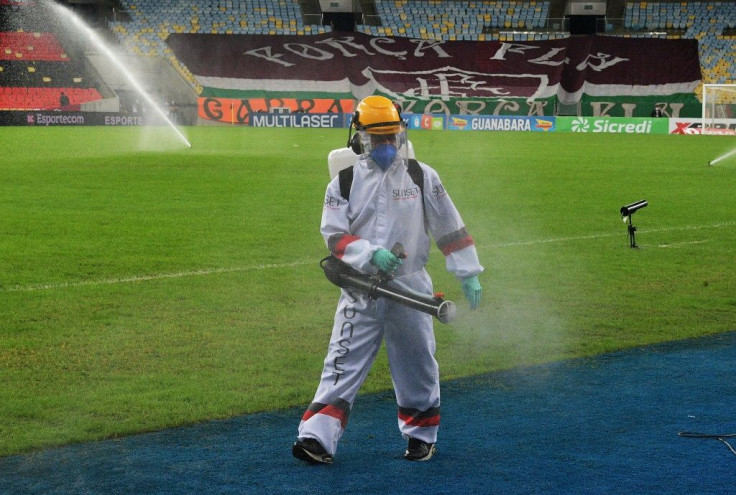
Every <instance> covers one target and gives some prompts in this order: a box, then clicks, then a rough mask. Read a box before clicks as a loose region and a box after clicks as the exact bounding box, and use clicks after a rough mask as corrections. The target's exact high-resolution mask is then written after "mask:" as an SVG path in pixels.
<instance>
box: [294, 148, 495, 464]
mask: <svg viewBox="0 0 736 495" xmlns="http://www.w3.org/2000/svg"><path fill="white" fill-rule="evenodd" d="M420 166H421V168H422V171H423V175H424V198H423V199H422V194H421V191H420V188H419V187H418V186H417V185H416V184H415V183H414V181H413V180H412V178H411V176H410V175H409V173H408V171H407V164H406V161H405V160H402V159H400V158H398V159H396V160H395V161H394V163H393V164H392V165H391V166H390V167H389V168H388V169H387V170H386V171H385V172H384V171H382V170H381V169H380V168H379V167H378V166H377V165H376V164H375V163H374V162H373V161H372V160H367V159H366V157H365V156H361V157H360V158H359V159H358V162H357V164H356V165H355V167H354V171H353V183H352V188H351V192H350V195H349V197H350V201H349V202H348V201H346V200H345V199H344V198H342V197H341V195H340V185H339V178H338V177H336V178H334V179H333V180H332V181H331V182H330V183H329V185H328V186H327V192H326V194H325V203H324V208H323V210H322V225H321V233H322V236H323V237H324V239H325V241H326V243H327V246H328V248H329V250H330V251H331V252H332V254H334V255H335V256H337V257H338V258H340V259H341V260H342V261H344V262H346V263H348V264H350V265H351V266H353V267H354V268H356V269H358V270H360V271H362V272H364V273H375V272H376V270H377V269H376V267H375V266H374V265H373V264H372V263H371V257H372V255H373V253H374V252H375V251H376V250H378V249H379V248H385V249H391V247H392V246H393V245H394V243H396V242H400V243H401V244H403V246H404V250H405V252H406V253H407V254H408V257H407V258H406V259H404V260H403V264H402V265H401V266H400V267H399V268H398V269H397V270H396V272H394V275H395V278H396V280H398V281H400V282H402V283H404V284H406V285H408V286H409V287H411V288H412V289H414V290H417V291H419V292H422V293H425V294H432V293H433V289H432V281H431V279H430V277H429V274H428V273H427V271H426V270H425V268H424V266H425V265H426V263H427V260H428V258H429V249H430V238H429V235H428V233H427V229H428V230H429V233H431V235H432V237H433V238H434V239H435V240H436V243H437V246H438V247H439V249H440V250H441V251H442V253H443V254H444V255H445V259H446V267H447V270H449V271H450V272H452V273H453V274H454V275H455V276H456V277H457V278H458V279H460V280H462V279H464V278H466V277H470V276H473V275H478V274H479V273H480V272H482V271H483V267H482V266H481V265H480V263H479V261H478V255H477V252H476V249H475V244H474V243H473V239H472V238H471V237H470V235H469V234H468V232H467V230H466V229H465V226H464V224H463V221H462V219H461V218H460V215H459V213H458V211H457V209H456V208H455V206H454V204H453V203H452V200H451V199H450V196H449V195H448V194H447V192H446V191H445V188H444V186H443V185H442V182H441V181H440V178H439V175H438V174H437V172H436V171H435V170H433V169H432V168H431V167H429V166H428V165H426V164H423V163H420ZM425 226H426V228H425ZM341 291H342V293H341V295H340V300H339V302H338V305H337V311H336V313H335V320H334V326H333V328H332V337H331V339H330V344H329V347H328V351H327V357H326V358H325V361H324V368H323V370H322V376H321V380H320V383H319V387H318V389H317V392H316V393H315V397H314V400H313V402H312V403H311V404H310V406H309V407H308V408H307V410H306V412H305V413H304V415H303V417H302V420H301V422H300V424H299V435H298V436H299V439H302V440H303V439H306V438H313V439H316V440H318V441H319V442H320V443H321V444H322V446H324V448H325V449H326V450H327V452H329V453H330V454H331V455H334V454H335V452H336V450H337V443H338V441H339V440H340V437H341V436H342V434H343V432H344V429H345V427H346V425H347V421H348V416H349V413H350V409H351V407H352V404H353V401H354V399H355V396H356V395H357V393H358V391H359V389H360V387H361V385H362V384H363V381H364V380H365V378H366V376H367V374H368V371H369V370H370V368H371V365H372V363H373V360H374V359H375V357H376V354H377V353H378V350H379V348H380V346H381V342H382V339H385V341H386V351H387V353H388V360H389V368H390V372H391V379H392V381H393V386H394V391H395V394H396V400H397V403H398V423H399V429H400V431H401V433H402V435H403V436H404V437H405V438H407V437H413V438H416V439H419V440H422V441H424V442H428V443H435V442H436V441H437V429H438V427H439V420H440V385H439V369H438V365H437V361H436V360H435V358H434V353H435V338H434V331H433V322H432V316H430V315H428V314H425V313H422V312H419V311H417V310H415V309H411V308H409V307H406V306H403V305H400V304H398V303H395V302H393V301H390V300H388V299H384V298H378V299H375V300H374V299H370V298H369V297H368V296H367V295H365V294H363V293H360V292H358V291H356V290H354V289H341Z"/></svg>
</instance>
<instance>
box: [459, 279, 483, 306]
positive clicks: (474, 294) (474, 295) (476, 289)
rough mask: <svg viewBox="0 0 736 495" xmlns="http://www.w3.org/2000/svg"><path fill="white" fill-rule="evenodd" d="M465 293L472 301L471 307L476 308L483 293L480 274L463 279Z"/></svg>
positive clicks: (469, 300)
mask: <svg viewBox="0 0 736 495" xmlns="http://www.w3.org/2000/svg"><path fill="white" fill-rule="evenodd" d="M463 294H465V298H466V299H467V300H468V302H469V303H470V309H476V308H477V307H478V304H480V296H481V295H482V294H483V289H482V288H481V286H480V282H479V281H478V275H473V276H472V277H468V278H466V279H463Z"/></svg>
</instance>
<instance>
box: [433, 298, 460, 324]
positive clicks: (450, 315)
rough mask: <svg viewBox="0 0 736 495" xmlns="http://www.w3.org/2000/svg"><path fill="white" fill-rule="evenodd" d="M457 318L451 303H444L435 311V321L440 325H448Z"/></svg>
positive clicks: (454, 307) (455, 309)
mask: <svg viewBox="0 0 736 495" xmlns="http://www.w3.org/2000/svg"><path fill="white" fill-rule="evenodd" d="M456 316H457V306H455V303H454V302H452V301H445V302H443V303H442V304H440V307H439V308H438V309H437V319H438V320H440V321H441V322H442V323H450V322H451V321H452V320H454V319H455V317H456Z"/></svg>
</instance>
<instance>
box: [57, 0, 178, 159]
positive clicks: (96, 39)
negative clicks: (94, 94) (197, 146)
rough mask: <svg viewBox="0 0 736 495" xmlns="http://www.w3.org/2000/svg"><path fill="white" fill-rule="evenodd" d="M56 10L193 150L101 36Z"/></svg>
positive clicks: (70, 14) (67, 12)
mask: <svg viewBox="0 0 736 495" xmlns="http://www.w3.org/2000/svg"><path fill="white" fill-rule="evenodd" d="M51 5H52V7H53V8H54V9H56V10H57V12H59V14H60V15H63V16H65V17H67V18H69V19H70V20H71V21H72V23H73V24H74V25H75V26H76V27H78V28H79V29H80V30H82V31H83V32H84V33H85V34H87V35H88V36H89V38H90V39H91V40H92V43H93V44H94V45H95V47H96V48H98V49H99V50H101V51H102V52H103V53H104V54H105V56H106V57H107V58H108V59H109V60H110V62H112V63H113V64H114V65H115V67H117V68H118V69H119V70H120V71H121V72H122V73H123V74H125V77H126V78H127V79H128V82H129V83H130V85H131V86H133V88H134V89H135V90H136V92H137V93H138V94H140V95H141V97H142V98H143V99H144V100H145V101H146V103H148V104H149V105H150V106H151V107H152V108H153V109H154V110H155V111H156V113H157V114H158V116H159V117H161V118H162V119H163V121H164V122H166V124H167V125H168V126H169V127H171V129H173V131H174V132H175V133H176V135H177V137H178V138H179V139H180V140H181V141H182V142H183V143H184V144H185V145H186V147H187V148H191V147H192V144H191V143H190V142H189V140H188V139H187V138H186V137H184V134H182V133H181V131H180V130H179V129H178V128H177V127H176V125H174V123H173V122H172V121H171V119H169V117H168V116H167V115H166V112H164V110H163V109H162V108H161V106H160V105H158V104H157V103H156V102H155V101H154V100H153V98H151V96H150V95H149V94H148V93H147V92H146V91H145V90H144V89H143V86H141V84H140V83H139V82H138V80H136V78H135V76H133V74H132V73H131V71H130V70H128V68H127V67H126V66H125V64H123V63H122V62H121V61H120V58H119V57H117V56H115V54H114V53H113V51H112V50H111V49H110V48H109V47H108V46H107V44H105V43H104V42H103V41H102V40H101V39H100V37H99V36H97V33H95V32H94V31H93V30H92V29H90V27H89V26H87V25H86V24H85V23H84V21H82V19H80V18H79V16H77V15H76V14H75V13H74V12H72V11H71V10H69V9H67V8H66V7H63V6H61V5H59V4H57V3H52V4H51Z"/></svg>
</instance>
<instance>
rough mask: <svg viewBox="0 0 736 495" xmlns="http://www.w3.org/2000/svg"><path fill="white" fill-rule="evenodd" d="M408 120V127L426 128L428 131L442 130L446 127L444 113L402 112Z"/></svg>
mask: <svg viewBox="0 0 736 495" xmlns="http://www.w3.org/2000/svg"><path fill="white" fill-rule="evenodd" d="M402 117H403V118H404V120H406V122H407V125H406V127H407V128H408V129H424V130H428V131H441V130H443V129H444V128H445V116H444V115H432V114H419V115H418V114H411V115H407V114H402Z"/></svg>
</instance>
